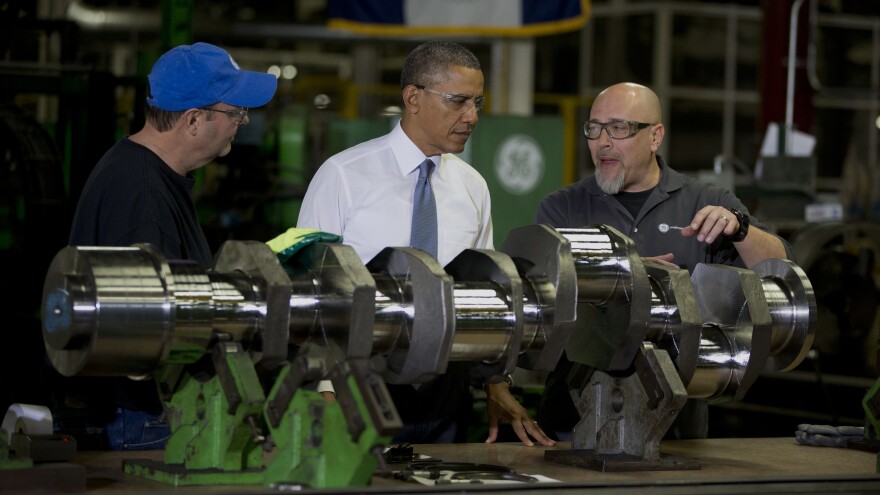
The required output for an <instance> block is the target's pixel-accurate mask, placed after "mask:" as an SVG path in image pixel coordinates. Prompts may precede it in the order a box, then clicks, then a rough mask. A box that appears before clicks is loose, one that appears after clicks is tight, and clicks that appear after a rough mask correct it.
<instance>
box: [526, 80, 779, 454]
mask: <svg viewBox="0 0 880 495" xmlns="http://www.w3.org/2000/svg"><path fill="white" fill-rule="evenodd" d="M583 130H584V135H585V136H586V138H587V145H588V147H589V149H590V156H591V157H592V159H593V164H594V166H595V167H596V170H595V173H594V174H593V175H592V176H590V177H588V178H586V179H583V180H581V181H580V182H577V183H574V184H572V185H570V186H568V187H565V188H563V189H560V190H558V191H555V192H553V193H551V194H549V195H547V197H545V198H544V199H543V201H541V204H540V205H539V207H538V212H537V215H536V216H535V222H536V223H543V224H548V225H550V226H552V227H556V228H564V227H572V228H578V227H585V226H588V225H596V224H604V225H610V226H611V227H614V228H615V229H617V230H619V231H620V232H622V233H623V234H625V235H627V236H628V237H630V238H631V239H632V240H633V241H634V242H635V246H636V250H637V251H638V253H639V255H640V256H642V257H643V259H645V260H649V261H654V262H658V263H661V264H664V265H667V266H672V267H676V268H681V269H686V270H689V271H693V269H694V267H695V266H696V265H697V264H698V263H720V264H725V265H731V266H738V267H742V268H751V267H752V266H754V265H755V264H757V263H759V262H761V261H763V260H765V259H767V258H785V259H792V260H793V259H794V258H793V254H792V251H791V246H790V245H789V244H788V243H787V242H785V241H784V240H783V239H782V238H780V237H779V236H777V235H775V234H772V233H770V232H769V231H768V230H767V229H766V228H765V227H763V226H761V225H760V224H759V223H758V222H757V220H756V219H755V218H754V217H753V216H751V214H750V213H749V211H748V209H747V208H746V207H745V205H744V204H743V203H742V201H740V200H739V199H738V198H737V197H736V196H735V195H734V194H733V193H731V192H730V191H727V190H725V189H723V188H721V187H718V186H716V185H712V184H704V183H701V182H699V181H697V180H695V179H693V178H690V177H688V176H685V175H683V174H680V173H678V172H676V171H675V170H673V169H672V168H670V166H669V165H668V164H667V163H666V161H665V160H664V159H663V158H662V157H661V156H660V155H658V154H657V151H658V150H659V149H660V145H661V144H662V143H663V138H664V137H665V135H666V128H665V126H664V125H663V120H662V115H661V110H660V99H659V98H658V97H657V95H656V94H655V93H654V91H652V90H651V89H650V88H647V87H645V86H642V85H640V84H634V83H629V82H624V83H619V84H615V85H613V86H611V87H609V88H607V89H605V90H604V91H602V92H601V93H599V95H598V96H597V97H596V99H595V100H594V102H593V106H592V108H591V110H590V120H589V121H587V122H585V123H584V129H583ZM571 366H572V365H571V362H570V361H568V359H567V358H566V357H565V356H564V355H563V357H562V359H561V360H560V363H559V365H557V368H556V370H554V371H553V372H551V373H550V375H549V377H548V379H547V386H546V388H545V392H544V397H543V398H542V402H541V407H540V410H539V420H540V423H541V426H542V428H543V430H544V431H546V432H551V431H552V432H556V435H557V437H559V438H560V439H563V440H567V439H568V438H569V435H570V432H571V429H572V427H573V426H574V425H575V424H576V423H577V421H578V419H579V417H578V414H577V412H576V410H575V408H574V405H573V404H572V401H571V397H570V395H569V392H568V388H567V386H566V384H565V377H566V375H567V374H568V371H569V370H570V369H571ZM707 434H708V409H707V406H706V404H705V402H703V401H693V400H691V401H688V405H687V406H686V407H685V408H684V410H682V413H681V414H680V415H679V418H678V420H677V421H676V423H675V424H673V426H672V428H671V429H670V431H669V432H668V434H667V438H704V437H706V436H707Z"/></svg>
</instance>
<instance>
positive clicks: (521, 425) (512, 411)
mask: <svg viewBox="0 0 880 495" xmlns="http://www.w3.org/2000/svg"><path fill="white" fill-rule="evenodd" d="M486 409H487V414H488V416H489V437H488V438H486V443H495V441H496V440H497V439H498V424H499V423H500V422H501V421H509V422H510V424H511V426H513V431H514V433H516V436H517V437H519V439H520V440H521V441H522V443H523V444H524V445H526V446H528V447H533V446H534V445H535V444H534V443H532V441H531V440H530V439H529V437H531V438H534V439H535V440H536V441H537V442H538V443H540V444H541V445H544V446H547V447H550V446H553V445H556V442H554V441H553V440H551V439H550V438H548V437H547V435H545V434H544V432H543V431H542V430H541V428H540V427H538V422H537V421H534V420H532V418H530V417H529V413H528V411H526V409H525V408H524V407H523V406H522V405H520V403H519V402H517V400H516V399H515V398H514V397H513V395H511V394H510V386H509V385H508V384H507V383H506V382H501V383H490V384H487V385H486Z"/></svg>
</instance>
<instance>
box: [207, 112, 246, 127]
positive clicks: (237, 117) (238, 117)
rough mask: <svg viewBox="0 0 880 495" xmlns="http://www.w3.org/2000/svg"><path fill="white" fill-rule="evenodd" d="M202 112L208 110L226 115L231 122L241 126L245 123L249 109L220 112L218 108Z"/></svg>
mask: <svg viewBox="0 0 880 495" xmlns="http://www.w3.org/2000/svg"><path fill="white" fill-rule="evenodd" d="M202 110H208V111H211V112H217V113H225V114H226V116H227V117H229V120H231V121H232V123H233V124H235V125H241V124H242V122H244V119H245V117H247V114H248V109H247V108H237V109H235V110H218V109H216V108H203V109H202Z"/></svg>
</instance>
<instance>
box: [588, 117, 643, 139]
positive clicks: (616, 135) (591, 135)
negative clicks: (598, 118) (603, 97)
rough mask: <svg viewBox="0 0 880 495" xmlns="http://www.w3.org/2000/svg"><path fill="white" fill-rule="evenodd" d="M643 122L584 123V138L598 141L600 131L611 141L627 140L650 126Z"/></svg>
mask: <svg viewBox="0 0 880 495" xmlns="http://www.w3.org/2000/svg"><path fill="white" fill-rule="evenodd" d="M652 125H654V124H648V123H645V122H633V121H631V120H612V121H609V122H594V121H589V122H584V136H587V139H599V135H600V134H602V129H605V131H606V132H607V133H608V135H609V136H611V138H613V139H629V138H631V137H633V136H635V135H636V134H637V133H638V132H639V131H641V130H642V129H644V128H645V127H649V126H652Z"/></svg>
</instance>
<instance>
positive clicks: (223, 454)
mask: <svg viewBox="0 0 880 495" xmlns="http://www.w3.org/2000/svg"><path fill="white" fill-rule="evenodd" d="M703 270H706V271H705V274H702V275H698V273H701V272H702V271H703ZM700 283H711V284H715V285H714V286H713V287H711V288H699V287H697V288H696V290H695V287H694V286H695V285H698V284H700ZM698 294H699V297H698ZM731 295H737V296H738V297H735V298H732V299H731ZM811 297H812V289H811V288H810V286H809V281H808V280H806V277H804V276H803V274H802V272H800V270H799V268H797V267H796V266H795V265H793V264H791V263H787V262H778V263H775V262H774V263H770V264H767V265H766V266H765V265H762V266H761V267H756V271H749V270H738V269H733V268H729V267H714V266H708V267H705V268H703V269H698V272H695V274H694V278H693V279H692V280H687V272H686V271H683V270H670V269H666V268H663V267H660V266H655V265H650V264H643V263H642V261H641V259H640V258H639V257H638V255H637V254H636V251H635V249H634V248H633V245H632V241H631V240H629V239H628V238H626V237H625V236H623V235H622V234H620V233H619V232H617V231H616V230H614V229H612V228H610V227H606V226H595V227H587V228H584V229H561V230H555V229H552V228H549V227H547V226H543V225H533V226H528V227H523V228H520V229H516V230H514V231H512V232H511V233H510V234H509V236H508V238H507V240H506V241H505V243H504V245H503V247H502V249H501V251H491V250H478V249H469V250H465V251H463V252H462V253H461V254H460V255H459V256H457V257H456V258H455V259H454V260H453V261H451V262H450V263H449V264H448V265H447V266H446V267H440V266H439V264H438V263H437V261H436V260H435V259H434V258H432V257H431V256H429V255H427V254H425V253H424V252H422V251H419V250H416V249H412V248H395V247H389V248H386V249H385V250H383V251H382V252H380V253H379V254H378V255H377V256H376V257H375V258H374V259H373V260H371V261H370V262H369V263H367V264H366V265H364V264H363V263H362V262H361V261H360V260H359V259H358V257H357V256H356V254H355V252H354V250H353V249H351V248H350V247H349V246H346V245H343V244H333V243H314V244H311V245H308V246H306V247H304V248H303V249H301V250H300V251H298V252H296V253H295V254H294V255H293V256H290V257H289V258H285V261H284V262H283V263H282V262H281V261H279V257H277V256H276V255H275V253H273V252H272V251H271V249H269V247H268V246H267V245H265V244H262V243H259V242H247V241H228V242H227V243H226V244H224V245H223V247H222V248H221V250H220V251H219V252H218V254H217V257H216V261H215V266H214V267H213V269H212V270H209V269H207V268H206V267H201V266H199V265H197V264H194V263H192V262H187V261H178V260H166V259H165V258H164V257H163V256H162V255H161V254H159V253H158V252H156V251H155V250H154V249H153V248H152V247H150V246H146V245H139V246H132V247H128V248H105V247H100V248H98V247H68V248H65V249H64V250H62V251H61V252H59V253H58V254H57V256H56V258H55V260H54V261H53V263H52V266H51V267H50V268H49V272H48V274H47V277H46V282H45V285H44V296H43V309H42V315H43V332H44V339H45V342H46V349H47V352H48V355H49V358H50V360H51V362H52V363H53V365H54V366H55V368H56V369H58V370H59V372H61V373H62V374H64V375H68V376H71V375H75V374H97V375H123V376H124V375H128V376H145V375H152V376H154V377H155V378H156V380H157V383H158V385H159V391H160V396H161V397H162V398H163V401H164V403H165V405H166V410H167V412H168V413H169V417H170V424H171V429H172V437H171V438H170V440H169V441H168V444H167V447H166V450H165V460H164V462H149V461H144V460H129V461H127V462H126V463H125V470H126V472H129V473H133V474H138V475H141V476H147V477H151V478H155V479H159V480H162V481H165V482H169V483H174V484H206V483H207V484H217V483H264V484H289V483H293V484H302V485H307V486H311V487H329V486H357V485H365V484H368V483H369V480H370V476H371V475H372V472H373V471H374V469H375V468H376V467H377V466H378V465H379V463H381V462H382V461H381V456H380V455H378V454H380V453H381V450H382V448H383V447H384V446H385V445H386V444H387V443H388V441H389V439H390V436H391V435H392V434H393V432H394V431H395V430H396V428H398V427H399V426H400V419H399V417H398V416H397V412H396V409H395V408H394V404H393V403H392V402H391V400H390V398H389V397H388V393H387V389H386V388H385V385H384V384H385V383H386V382H388V383H421V382H424V381H426V380H428V379H430V378H432V377H433V376H436V375H437V374H440V373H443V372H444V371H445V369H446V366H447V364H448V362H450V361H470V362H475V363H478V365H479V366H486V367H488V369H489V370H490V371H491V373H493V374H494V377H493V380H499V381H500V380H502V379H503V377H504V376H505V375H507V374H509V373H510V372H512V371H513V370H514V369H515V368H516V367H517V366H520V367H523V368H526V369H533V370H549V369H552V368H553V367H554V366H555V365H556V363H557V361H558V360H559V357H560V355H561V353H562V351H563V349H567V351H568V354H569V356H570V357H571V358H572V360H573V361H575V362H577V363H581V364H583V365H585V368H588V369H589V370H590V373H589V375H590V376H589V377H588V378H587V380H586V381H584V382H583V383H584V384H586V385H584V386H583V387H582V388H577V389H576V390H573V393H576V394H578V396H582V397H583V400H578V403H579V408H580V410H581V413H582V416H583V420H582V422H581V425H579V427H578V430H577V434H576V440H575V442H573V449H572V453H573V455H574V456H576V457H584V456H592V455H596V454H598V455H605V454H607V453H610V454H614V455H618V454H625V455H628V456H630V457H633V456H634V457H635V458H637V459H639V460H640V461H639V462H640V463H641V465H642V466H643V467H642V468H643V469H650V468H652V467H651V466H652V465H654V464H658V463H659V461H660V453H659V438H660V436H662V434H663V432H665V429H666V428H668V426H669V423H671V421H672V420H673V419H674V417H675V415H676V414H677V413H678V410H679V409H680V407H681V403H683V402H684V400H685V399H686V398H687V396H688V395H690V394H692V395H693V396H695V397H704V398H719V397H731V398H737V397H741V396H742V394H744V393H745V391H746V390H747V388H748V386H749V385H750V384H751V382H752V381H754V379H755V377H756V373H757V370H759V369H761V368H762V367H763V366H764V364H765V363H768V362H769V363H774V364H775V365H776V366H777V367H778V368H780V369H787V368H789V367H792V366H794V365H796V364H797V362H798V361H799V360H800V359H802V358H803V355H804V354H805V353H806V351H807V350H808V349H809V346H810V342H811V340H812V334H813V333H812V332H813V329H814V313H815V303H814V302H812V299H811ZM701 333H702V334H703V336H702V339H701ZM566 346H567V347H566ZM719 356H724V359H719ZM322 378H325V379H330V380H332V381H333V383H334V386H335V388H336V393H337V401H336V402H335V403H327V402H325V401H324V400H323V399H322V398H321V397H320V395H319V394H317V393H316V392H315V391H314V384H315V383H316V382H317V381H318V380H319V379H322ZM685 384H687V386H688V388H687V389H685ZM590 390H593V391H595V392H594V393H590V392H589V391H590ZM640 391H641V392H640ZM640 394H641V395H640ZM645 394H647V396H645ZM612 436H613V437H615V438H616V439H619V441H618V442H617V443H614V442H613V441H609V440H610V437H612ZM549 453H550V451H548V454H549ZM548 458H549V457H548ZM551 460H559V459H551ZM560 462H567V461H565V460H561V461H560ZM581 464H583V463H581Z"/></svg>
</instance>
